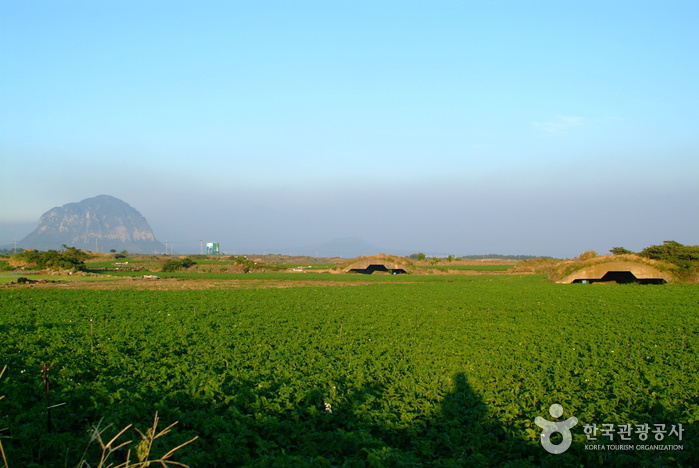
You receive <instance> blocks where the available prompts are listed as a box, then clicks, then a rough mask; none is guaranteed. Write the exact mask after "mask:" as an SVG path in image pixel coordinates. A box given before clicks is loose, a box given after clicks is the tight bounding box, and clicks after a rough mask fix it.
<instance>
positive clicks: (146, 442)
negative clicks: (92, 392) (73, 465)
mask: <svg viewBox="0 0 699 468" xmlns="http://www.w3.org/2000/svg"><path fill="white" fill-rule="evenodd" d="M158 421H159V418H158V413H157V412H156V413H155V417H154V419H153V426H151V427H150V428H148V429H147V430H146V433H145V434H144V433H143V432H141V431H139V430H138V429H135V428H134V430H135V431H136V432H138V435H139V436H141V441H140V442H139V443H138V445H137V446H136V456H137V458H138V462H136V463H133V464H132V463H131V450H130V449H129V450H128V451H127V452H126V461H125V462H123V463H120V464H118V465H113V464H111V463H109V464H108V463H107V462H108V459H109V457H110V456H111V455H112V453H114V452H116V451H117V450H119V449H122V448H124V447H126V446H127V445H129V444H131V442H133V441H132V440H128V441H126V442H122V443H120V444H119V445H115V444H116V443H117V440H118V439H119V438H120V437H121V436H122V435H123V434H124V432H126V431H127V430H128V429H129V428H131V424H129V425H128V426H126V427H125V428H123V429H122V430H121V431H119V433H118V434H117V435H115V436H114V437H112V438H111V439H110V440H109V442H107V443H105V442H104V439H103V438H102V434H103V433H104V432H105V431H106V430H107V429H108V428H109V427H111V426H107V427H105V428H103V429H100V424H98V425H97V426H96V427H93V430H92V437H91V439H90V443H93V442H95V441H96V442H97V443H98V444H99V446H100V449H101V450H102V455H101V457H100V461H99V463H98V464H97V465H95V468H147V467H148V466H150V465H151V464H160V465H161V466H163V467H165V468H167V467H168V466H179V467H183V468H187V465H184V464H182V463H179V462H176V461H171V460H169V458H170V457H172V455H173V454H174V453H175V452H176V451H178V450H179V449H181V448H182V447H184V446H185V445H188V444H190V443H192V442H194V441H195V440H196V439H197V438H198V436H197V437H194V438H193V439H190V440H188V441H187V442H185V443H183V444H180V445H178V446H177V447H175V448H173V449H171V450H170V451H169V452H167V453H166V454H165V455H163V456H162V457H160V458H158V459H155V460H149V458H150V451H151V448H152V447H153V442H154V441H155V440H156V439H158V438H160V437H163V436H165V435H167V434H168V433H170V431H171V430H172V428H173V427H174V426H175V424H177V422H175V423H173V424H170V425H169V426H168V427H166V428H165V429H163V430H162V431H160V432H158ZM100 423H101V421H100ZM85 451H86V452H87V449H86V450H85ZM84 458H85V454H83V460H82V461H81V462H80V464H79V465H78V468H83V467H84V468H92V467H91V465H90V464H89V463H88V462H87V461H85V459H84Z"/></svg>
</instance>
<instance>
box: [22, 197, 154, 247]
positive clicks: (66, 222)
mask: <svg viewBox="0 0 699 468" xmlns="http://www.w3.org/2000/svg"><path fill="white" fill-rule="evenodd" d="M63 244H65V245H68V246H70V247H77V248H79V249H82V250H91V251H95V250H97V251H100V252H109V251H110V250H112V249H114V250H117V251H122V250H128V251H129V252H134V253H156V252H157V253H160V252H164V251H165V246H164V245H163V244H162V243H160V242H159V241H157V240H156V239H155V236H154V235H153V230H152V229H151V228H150V226H149V225H148V222H147V221H146V218H144V217H143V215H141V213H139V212H138V211H137V210H136V209H135V208H133V207H131V205H129V204H128V203H126V202H123V201H121V200H119V199H118V198H115V197H112V196H109V195H99V196H97V197H93V198H87V199H85V200H83V201H80V202H77V203H68V204H66V205H63V206H61V207H56V208H52V209H51V210H49V211H47V212H46V213H44V214H43V215H42V216H41V218H40V219H39V226H38V227H37V228H36V230H35V231H34V232H32V233H31V234H29V235H28V236H27V237H25V238H24V239H22V240H21V241H20V242H18V243H17V247H18V248H23V249H37V250H49V249H60V248H61V245H63Z"/></svg>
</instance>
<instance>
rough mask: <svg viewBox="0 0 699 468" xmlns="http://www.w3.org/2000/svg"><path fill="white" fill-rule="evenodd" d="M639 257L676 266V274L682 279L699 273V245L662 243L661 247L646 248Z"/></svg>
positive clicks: (673, 242) (672, 242)
mask: <svg viewBox="0 0 699 468" xmlns="http://www.w3.org/2000/svg"><path fill="white" fill-rule="evenodd" d="M639 255H641V256H642V257H646V258H652V259H653V260H662V261H665V262H669V263H672V264H674V265H676V266H677V274H678V275H679V276H680V277H682V278H688V277H689V276H691V275H693V274H695V273H696V272H697V271H699V245H682V244H680V243H679V242H675V241H663V243H662V245H651V246H650V247H646V248H645V249H643V250H642V251H641V252H640V253H639Z"/></svg>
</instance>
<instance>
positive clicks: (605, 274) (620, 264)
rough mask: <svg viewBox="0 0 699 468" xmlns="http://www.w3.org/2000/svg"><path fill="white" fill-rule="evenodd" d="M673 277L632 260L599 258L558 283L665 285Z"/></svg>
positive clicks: (646, 264) (648, 264)
mask: <svg viewBox="0 0 699 468" xmlns="http://www.w3.org/2000/svg"><path fill="white" fill-rule="evenodd" d="M673 279H674V278H673V276H672V275H671V274H670V273H668V272H666V271H662V270H661V269H660V268H657V267H656V266H655V265H652V264H650V263H646V262H643V261H638V260H637V261H633V260H632V259H628V260H627V259H619V260H618V259H615V257H599V258H598V259H594V260H593V261H592V262H591V263H587V264H585V265H584V266H582V268H579V269H577V270H575V271H574V272H572V273H569V274H568V275H566V276H564V277H563V278H561V279H559V280H557V281H556V282H557V283H583V284H592V283H615V284H628V283H638V284H665V283H667V282H670V281H672V280H673Z"/></svg>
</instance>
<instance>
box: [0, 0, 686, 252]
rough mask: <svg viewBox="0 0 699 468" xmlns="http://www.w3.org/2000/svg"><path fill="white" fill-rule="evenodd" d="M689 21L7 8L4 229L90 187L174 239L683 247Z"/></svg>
mask: <svg viewBox="0 0 699 468" xmlns="http://www.w3.org/2000/svg"><path fill="white" fill-rule="evenodd" d="M698 16H699V4H697V3H695V2H693V1H672V2H663V3H661V2H651V1H645V2H644V1H641V2H638V1H635V2H626V1H620V2H614V3H609V2H602V1H590V2H584V3H579V4H572V3H561V2H558V1H541V2H516V1H474V2H453V1H437V2H430V3H429V5H428V4H423V3H422V2H396V1H379V2H362V1H359V2H342V1H341V2H333V3H331V4H330V3H322V2H317V1H311V0H299V1H294V2H278V1H262V2H255V3H249V2H237V1H232V2H220V1H204V2H199V3H197V4H196V5H195V4H190V3H187V2H181V1H171V2H158V1H156V2H148V3H146V4H143V3H140V2H134V1H121V2H116V1H105V2H99V3H92V2H84V1H69V2H63V3H61V4H49V3H46V4H41V5H39V4H32V3H16V2H13V3H4V4H2V5H0V18H2V19H0V21H2V28H0V38H2V44H3V46H0V47H2V48H3V57H4V60H3V65H2V73H0V100H2V102H3V105H2V106H0V157H1V158H2V162H3V165H4V167H5V168H7V169H6V170H4V171H3V175H2V184H0V185H1V186H2V187H1V188H0V245H9V244H11V243H12V242H13V241H14V240H15V239H17V237H18V232H19V231H20V230H21V229H23V227H21V226H24V227H26V226H29V225H31V224H34V225H35V224H36V222H37V221H38V219H39V217H40V216H41V215H42V214H43V213H45V212H46V211H48V210H50V209H51V208H53V207H56V206H62V205H64V204H66V203H71V202H78V201H80V200H83V199H85V198H90V197H94V196H97V195H100V194H108V195H112V196H115V197H117V198H119V199H121V200H124V201H125V202H127V203H128V204H130V205H131V206H132V207H134V208H135V209H137V210H138V211H139V212H141V214H143V215H144V216H145V218H146V219H147V220H148V222H149V224H150V226H151V227H152V228H153V231H154V233H155V236H156V238H157V239H158V240H160V241H161V242H166V241H167V242H169V243H170V245H171V246H172V247H173V249H174V250H175V251H180V252H185V253H191V252H194V253H196V252H198V251H199V245H200V239H201V240H204V241H205V242H208V241H212V242H219V243H220V244H221V248H222V250H224V251H226V252H231V251H236V252H255V253H262V252H263V251H266V252H274V253H285V252H288V251H289V250H290V249H292V250H293V249H297V248H299V247H303V246H313V245H317V244H322V243H324V242H327V241H329V240H331V239H338V238H347V237H357V238H360V239H363V240H364V241H366V242H368V243H370V244H373V245H376V246H378V247H380V248H382V249H387V250H388V249H392V250H395V251H405V252H434V253H444V254H453V255H470V254H473V255H477V254H490V253H497V254H513V255H542V256H553V257H563V258H570V257H575V256H577V255H578V254H579V253H581V252H583V251H585V250H597V251H598V252H600V253H606V252H607V251H608V250H609V249H611V248H612V247H620V246H621V247H625V248H627V249H630V250H634V251H638V250H641V249H642V248H644V247H647V246H648V245H652V244H660V243H662V242H663V241H664V240H675V241H678V242H681V243H683V244H699V239H697V233H699V217H697V216H696V214H697V213H699V158H697V155H698V154H699V136H698V134H697V128H699V114H697V109H698V108H699V93H698V92H697V85H696V83H697V82H699V64H697V61H696V60H695V57H696V46H697V44H699V30H697V28H696V27H695V25H694V19H695V18H697V17H698ZM29 232H31V229H30V230H29V231H27V232H26V233H24V235H27V234H29ZM17 240H19V239H17Z"/></svg>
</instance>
